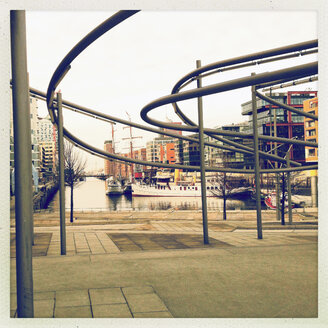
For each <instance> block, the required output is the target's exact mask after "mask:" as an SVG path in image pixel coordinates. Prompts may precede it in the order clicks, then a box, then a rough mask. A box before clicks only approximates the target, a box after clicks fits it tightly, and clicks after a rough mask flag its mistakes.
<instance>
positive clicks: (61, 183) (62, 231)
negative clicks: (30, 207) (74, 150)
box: [57, 92, 66, 255]
mask: <svg viewBox="0 0 328 328" xmlns="http://www.w3.org/2000/svg"><path fill="white" fill-rule="evenodd" d="M57 113H58V127H57V128H58V157H59V158H58V159H59V209H60V254H61V255H66V222H65V177H64V174H65V165H64V135H63V113H62V95H61V93H60V92H58V93H57Z"/></svg>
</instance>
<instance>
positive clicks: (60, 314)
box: [55, 306, 92, 318]
mask: <svg viewBox="0 0 328 328" xmlns="http://www.w3.org/2000/svg"><path fill="white" fill-rule="evenodd" d="M55 318H92V313H91V308H90V306H70V307H57V306H56V308H55Z"/></svg>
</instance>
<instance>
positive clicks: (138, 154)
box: [133, 148, 147, 179]
mask: <svg viewBox="0 0 328 328" xmlns="http://www.w3.org/2000/svg"><path fill="white" fill-rule="evenodd" d="M133 158H135V159H139V160H142V161H146V160H147V154H146V148H140V149H137V150H134V151H133ZM134 169H135V171H134V178H135V179H141V178H143V176H144V172H145V171H146V170H147V166H146V165H141V164H135V166H134Z"/></svg>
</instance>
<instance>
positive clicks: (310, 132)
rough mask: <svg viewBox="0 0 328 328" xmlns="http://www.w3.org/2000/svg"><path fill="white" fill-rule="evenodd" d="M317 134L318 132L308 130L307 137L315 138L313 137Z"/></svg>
mask: <svg viewBox="0 0 328 328" xmlns="http://www.w3.org/2000/svg"><path fill="white" fill-rule="evenodd" d="M315 132H316V131H315V130H307V131H306V136H307V137H313V136H315V135H316V133H315Z"/></svg>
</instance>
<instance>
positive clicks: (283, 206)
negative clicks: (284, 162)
mask: <svg viewBox="0 0 328 328" xmlns="http://www.w3.org/2000/svg"><path fill="white" fill-rule="evenodd" d="M285 185H286V183H285V173H282V197H281V224H282V225H285Z"/></svg>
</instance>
